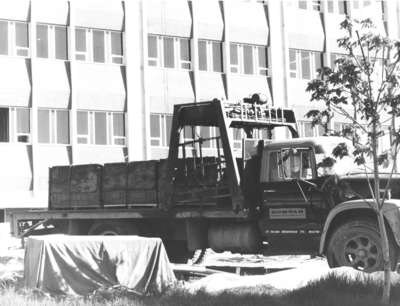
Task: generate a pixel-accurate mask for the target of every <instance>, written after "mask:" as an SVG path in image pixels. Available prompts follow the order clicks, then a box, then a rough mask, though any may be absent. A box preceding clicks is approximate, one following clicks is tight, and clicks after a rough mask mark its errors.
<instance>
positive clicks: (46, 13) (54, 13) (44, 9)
mask: <svg viewBox="0 0 400 306" xmlns="http://www.w3.org/2000/svg"><path fill="white" fill-rule="evenodd" d="M32 5H33V6H34V14H35V19H36V21H37V22H44V23H54V24H64V25H67V24H68V11H69V5H68V1H66V0H57V1H54V0H33V1H32Z"/></svg>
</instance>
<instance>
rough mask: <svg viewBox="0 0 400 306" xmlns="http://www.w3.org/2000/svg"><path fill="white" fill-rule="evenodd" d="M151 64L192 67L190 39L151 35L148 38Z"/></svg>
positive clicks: (183, 67) (179, 67) (185, 68)
mask: <svg viewBox="0 0 400 306" xmlns="http://www.w3.org/2000/svg"><path fill="white" fill-rule="evenodd" d="M147 43H148V53H147V62H148V65H149V66H154V67H164V68H178V69H184V70H190V69H191V65H192V64H191V49H190V40H189V39H187V38H180V37H171V36H155V35H149V36H148V38H147Z"/></svg>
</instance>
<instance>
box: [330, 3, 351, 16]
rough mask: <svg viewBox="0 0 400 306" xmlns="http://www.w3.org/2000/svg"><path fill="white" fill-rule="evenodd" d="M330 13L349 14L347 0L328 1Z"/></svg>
mask: <svg viewBox="0 0 400 306" xmlns="http://www.w3.org/2000/svg"><path fill="white" fill-rule="evenodd" d="M327 8H328V13H336V14H341V15H346V14H347V0H339V1H334V0H328V1H327Z"/></svg>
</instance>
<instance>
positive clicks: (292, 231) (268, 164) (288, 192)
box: [261, 148, 323, 251]
mask: <svg viewBox="0 0 400 306" xmlns="http://www.w3.org/2000/svg"><path fill="white" fill-rule="evenodd" d="M263 159H265V160H264V163H263V165H264V167H263V168H262V172H263V173H262V174H261V186H262V187H261V189H262V202H263V213H264V215H263V216H264V218H263V220H262V222H261V227H262V230H263V233H264V235H265V236H266V237H267V239H268V241H269V242H270V246H272V244H277V243H278V244H284V246H279V247H278V248H280V249H282V247H289V248H290V247H292V248H293V250H295V251H305V250H307V251H309V250H312V249H314V248H315V250H316V249H317V247H318V240H319V236H320V234H321V230H322V219H323V217H322V216H323V204H322V194H321V192H320V191H319V189H318V186H317V185H318V182H317V178H316V171H315V169H316V168H315V158H314V153H313V150H312V148H284V149H279V150H272V151H266V152H264V154H263ZM274 240H275V241H274ZM273 241H274V243H272V242H273Z"/></svg>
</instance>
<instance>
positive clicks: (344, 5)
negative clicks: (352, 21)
mask: <svg viewBox="0 0 400 306" xmlns="http://www.w3.org/2000/svg"><path fill="white" fill-rule="evenodd" d="M371 2H372V1H371V0H364V1H358V0H352V1H348V0H339V1H334V0H327V2H326V8H327V11H328V13H336V14H343V15H345V14H347V13H348V9H349V8H350V5H351V8H352V9H354V10H357V9H361V8H364V7H367V6H369V5H371ZM298 8H299V9H304V10H313V11H319V12H321V11H322V2H321V0H311V1H306V0H299V1H298Z"/></svg>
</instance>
